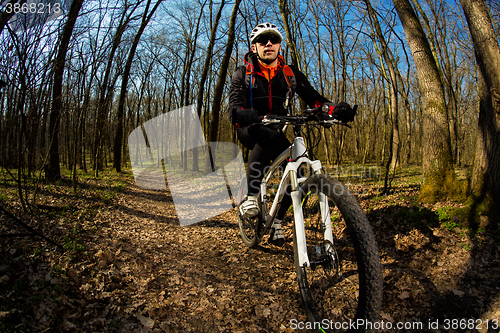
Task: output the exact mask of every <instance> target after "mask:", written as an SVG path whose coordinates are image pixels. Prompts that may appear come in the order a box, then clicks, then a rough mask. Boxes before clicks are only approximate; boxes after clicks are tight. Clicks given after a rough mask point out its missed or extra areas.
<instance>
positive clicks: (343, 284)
mask: <svg viewBox="0 0 500 333" xmlns="http://www.w3.org/2000/svg"><path fill="white" fill-rule="evenodd" d="M300 190H301V191H302V196H303V200H302V207H301V208H302V210H303V214H304V220H305V221H304V222H305V228H306V241H307V252H308V257H309V260H310V262H312V263H313V265H315V267H314V270H313V269H312V268H311V267H304V265H301V264H300V263H299V259H298V250H297V246H296V244H297V242H296V233H295V228H294V230H293V237H294V258H295V260H294V261H295V268H296V272H297V279H298V284H299V289H300V294H301V297H302V300H303V303H304V307H305V309H306V313H307V319H308V321H309V323H310V325H311V327H313V328H314V331H315V332H346V331H347V332H366V331H369V330H367V329H366V328H367V327H366V325H364V326H363V325H362V326H356V327H354V328H353V326H352V325H351V326H348V325H347V324H346V323H352V321H357V320H358V319H364V320H366V321H369V322H371V323H374V322H376V321H377V320H378V316H379V313H380V310H381V306H382V284H383V283H382V269H381V264H380V258H379V253H378V247H377V244H376V240H375V236H374V234H373V231H372V229H371V226H370V224H369V222H368V219H367V217H366V215H365V213H364V212H363V210H362V208H361V206H360V205H359V203H358V201H357V200H356V198H355V197H354V196H353V195H352V193H351V192H350V191H349V190H348V189H347V187H346V186H345V185H344V184H342V183H341V182H339V181H338V180H336V179H333V178H331V177H328V176H325V175H314V176H311V177H309V178H308V179H307V180H306V181H305V182H304V183H303V184H302V185H301V186H300ZM319 192H322V193H323V194H325V195H326V196H327V197H328V203H329V206H330V207H329V210H330V212H329V214H330V215H331V216H332V230H333V236H334V237H333V240H334V242H333V244H331V242H329V241H325V240H324V239H323V238H324V236H323V234H322V232H323V231H321V230H319V231H318V228H319V229H321V226H320V220H321V219H322V218H320V217H319V216H320V213H319V205H318V204H317V202H315V200H316V199H314V198H315V197H316V195H317V194H318V193H319ZM325 248H327V249H328V250H325ZM319 249H323V250H319ZM322 251H324V252H325V253H322V254H320V253H321V252H322ZM325 258H326V259H325ZM313 265H311V266H313ZM346 328H347V329H346Z"/></svg>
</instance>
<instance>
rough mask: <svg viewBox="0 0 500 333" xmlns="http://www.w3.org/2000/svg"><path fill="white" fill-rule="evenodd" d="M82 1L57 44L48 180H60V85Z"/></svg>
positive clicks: (73, 8)
mask: <svg viewBox="0 0 500 333" xmlns="http://www.w3.org/2000/svg"><path fill="white" fill-rule="evenodd" d="M82 4H83V0H74V1H73V2H72V4H71V8H70V10H69V14H68V20H67V21H66V24H65V25H64V29H63V32H62V35H61V41H60V44H59V50H58V52H57V57H56V59H55V61H54V84H53V87H52V109H51V111H50V119H49V133H50V138H51V140H50V147H49V165H48V167H47V169H46V177H47V179H50V180H55V179H58V178H61V167H60V165H59V128H60V123H61V109H62V83H63V74H64V64H65V61H66V53H67V52H68V46H69V41H70V39H71V35H72V34H73V28H74V27H75V23H76V19H77V18H78V13H79V12H80V8H82Z"/></svg>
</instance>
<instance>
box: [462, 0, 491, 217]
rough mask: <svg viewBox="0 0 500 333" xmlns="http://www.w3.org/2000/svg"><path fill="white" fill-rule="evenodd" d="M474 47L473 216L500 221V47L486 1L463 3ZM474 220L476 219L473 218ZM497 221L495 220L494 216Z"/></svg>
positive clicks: (476, 0) (463, 0) (464, 0)
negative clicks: (476, 79)
mask: <svg viewBox="0 0 500 333" xmlns="http://www.w3.org/2000/svg"><path fill="white" fill-rule="evenodd" d="M461 4H462V7H463V10H464V13H465V17H466V18H467V22H468V25H469V30H470V33H471V37H472V42H473V44H474V50H475V56H476V61H477V66H478V69H479V71H478V75H479V80H480V87H479V91H478V93H479V123H478V127H479V133H478V136H477V146H476V157H475V160H474V168H473V172H472V179H471V193H470V194H472V196H473V198H474V202H473V204H472V211H471V213H472V214H477V213H483V212H481V211H480V209H478V207H480V206H486V207H487V210H489V214H492V215H495V217H494V218H495V219H496V221H497V223H498V221H499V217H500V172H499V171H498V170H500V92H499V90H498V89H499V88H498V87H500V47H499V45H498V40H497V38H496V35H495V31H494V28H493V24H492V22H491V20H490V16H489V14H488V7H487V5H486V1H484V0H461ZM472 216H473V215H472ZM492 217H493V216H492Z"/></svg>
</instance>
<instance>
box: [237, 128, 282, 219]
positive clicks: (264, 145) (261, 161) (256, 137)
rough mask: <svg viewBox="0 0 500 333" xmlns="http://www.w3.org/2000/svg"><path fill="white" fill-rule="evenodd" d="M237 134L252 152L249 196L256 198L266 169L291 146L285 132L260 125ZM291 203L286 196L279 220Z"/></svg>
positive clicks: (249, 163) (248, 169)
mask: <svg viewBox="0 0 500 333" xmlns="http://www.w3.org/2000/svg"><path fill="white" fill-rule="evenodd" d="M237 134H238V140H240V142H241V143H242V144H243V146H245V147H246V148H248V149H249V150H251V152H250V156H249V157H248V168H247V182H248V195H255V196H256V195H258V194H259V193H260V182H261V181H262V178H263V177H264V173H265V168H266V167H267V166H269V165H270V164H271V162H272V161H273V160H274V159H275V158H276V157H278V156H279V155H280V154H281V153H282V152H283V151H284V150H285V149H287V148H288V147H290V145H291V144H290V141H288V139H287V138H286V136H285V134H283V132H281V131H278V130H277V129H276V128H272V127H269V126H264V125H260V124H256V125H251V126H249V127H245V128H238V129H237ZM287 192H288V191H287ZM290 203H291V199H290V196H289V195H287V196H285V198H284V199H283V200H282V207H281V209H280V211H279V212H278V214H277V217H278V218H279V219H282V218H283V216H284V213H285V212H286V209H287V208H288V206H290ZM283 206H286V207H283ZM282 211H283V212H282Z"/></svg>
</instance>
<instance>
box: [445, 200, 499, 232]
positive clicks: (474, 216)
mask: <svg viewBox="0 0 500 333" xmlns="http://www.w3.org/2000/svg"><path fill="white" fill-rule="evenodd" d="M452 213H453V214H454V215H455V216H458V218H459V219H460V221H463V224H464V226H465V227H468V228H472V229H474V230H477V229H480V228H483V229H489V230H490V231H492V230H497V229H498V227H499V226H498V221H500V212H499V209H498V207H497V205H496V204H495V201H494V200H493V199H492V197H491V195H489V194H487V195H483V196H477V195H471V196H469V197H468V198H467V200H465V202H464V207H463V208H457V209H455V210H454V211H453V212H452ZM492 221H493V222H495V221H496V225H493V223H490V222H492Z"/></svg>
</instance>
